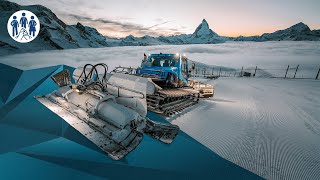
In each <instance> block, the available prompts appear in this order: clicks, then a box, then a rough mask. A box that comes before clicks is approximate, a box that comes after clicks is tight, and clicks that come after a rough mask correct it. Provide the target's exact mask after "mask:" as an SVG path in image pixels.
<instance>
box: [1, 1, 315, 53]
mask: <svg viewBox="0 0 320 180" xmlns="http://www.w3.org/2000/svg"><path fill="white" fill-rule="evenodd" d="M21 9H24V10H29V11H31V12H33V13H34V14H36V15H37V17H38V18H39V20H40V24H41V30H40V33H39V35H38V37H37V38H36V39H35V40H34V41H32V42H30V43H27V44H22V43H18V42H16V41H14V40H13V39H11V37H10V36H9V35H8V33H7V30H6V28H1V29H0V35H1V36H0V56H1V55H7V54H13V53H21V52H34V51H40V50H51V49H71V48H90V47H106V46H149V45H181V44H216V43H224V42H226V41H257V42H260V41H280V40H294V41H304V40H307V41H318V40H320V30H313V31H312V30H310V28H309V27H308V26H307V25H305V24H303V23H298V24H296V25H294V26H292V27H290V28H288V29H284V30H279V31H276V32H274V33H265V34H263V35H261V36H250V37H243V36H240V37H237V38H233V37H224V36H220V35H218V34H217V33H215V32H214V31H213V30H211V29H210V27H209V25H208V22H207V21H206V20H205V19H203V20H202V22H201V24H200V25H199V26H198V27H197V28H196V30H195V31H194V33H192V34H181V35H174V36H159V37H151V36H148V35H146V36H143V37H134V36H132V35H129V36H127V37H125V38H111V37H107V36H103V35H102V34H100V33H99V32H98V31H97V30H96V29H94V28H92V27H88V26H84V25H82V24H81V23H77V24H76V25H67V24H65V23H64V22H63V21H62V20H60V19H59V18H58V17H57V16H56V15H55V14H54V13H53V12H52V11H51V10H50V9H48V8H46V7H44V6H41V5H30V6H21V5H18V4H16V3H13V2H9V1H0V16H1V19H0V24H7V20H8V19H9V17H10V16H11V15H12V14H13V13H14V12H16V11H18V10H21Z"/></svg>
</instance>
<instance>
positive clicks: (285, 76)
mask: <svg viewBox="0 0 320 180" xmlns="http://www.w3.org/2000/svg"><path fill="white" fill-rule="evenodd" d="M288 70H289V65H288V67H287V70H286V75H284V78H287V74H288Z"/></svg>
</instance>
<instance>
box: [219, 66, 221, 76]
mask: <svg viewBox="0 0 320 180" xmlns="http://www.w3.org/2000/svg"><path fill="white" fill-rule="evenodd" d="M220 76H221V68H220V70H219V77H220Z"/></svg>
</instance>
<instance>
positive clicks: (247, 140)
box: [0, 42, 320, 179]
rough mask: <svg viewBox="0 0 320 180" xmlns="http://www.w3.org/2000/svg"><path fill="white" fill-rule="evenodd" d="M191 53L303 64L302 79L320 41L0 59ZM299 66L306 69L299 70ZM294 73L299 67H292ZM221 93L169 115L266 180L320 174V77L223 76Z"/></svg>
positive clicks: (243, 61)
mask: <svg viewBox="0 0 320 180" xmlns="http://www.w3.org/2000/svg"><path fill="white" fill-rule="evenodd" d="M159 52H162V53H176V52H180V53H185V54H186V55H187V56H188V57H189V58H190V59H192V60H196V61H199V62H202V63H206V64H210V65H219V66H226V67H232V68H241V67H242V66H244V69H248V68H251V69H252V67H255V66H258V67H259V68H262V69H264V71H268V72H269V71H270V70H272V71H274V70H277V69H279V72H278V73H279V74H280V75H279V76H282V75H284V73H285V69H286V67H287V65H290V67H296V66H297V65H298V64H299V65H300V68H299V71H298V74H297V77H306V73H309V75H308V76H310V77H312V78H313V79H314V78H315V76H316V73H317V71H318V69H319V68H320V59H319V57H320V43H319V42H264V43H255V42H228V43H224V44H214V45H212V44H211V45H178V46H174V45H170V46H147V47H107V48H95V49H71V50H61V51H60V50H55V51H43V52H38V53H28V54H17V55H10V56H3V57H0V63H5V64H8V65H12V66H15V67H18V68H21V69H32V68H39V67H46V66H51V65H57V64H66V65H69V66H73V67H78V66H83V65H84V64H86V63H92V64H94V63H98V62H104V63H106V64H108V65H109V69H110V70H111V69H113V68H114V67H115V66H118V65H121V66H132V67H137V66H138V65H140V63H141V60H142V58H143V53H159ZM300 69H301V70H300ZM289 73H290V74H291V77H292V74H293V72H292V71H291V72H289ZM208 83H210V84H214V85H215V87H216V90H215V97H214V98H212V99H208V100H202V101H201V102H200V103H199V104H198V105H196V106H193V107H191V108H189V109H187V110H186V111H185V113H183V114H180V115H178V116H177V117H176V118H173V119H172V118H171V119H168V120H169V121H171V122H172V123H174V124H177V125H179V126H180V128H181V129H182V130H183V131H185V132H186V133H188V134H189V135H191V136H192V137H193V138H195V139H196V140H198V141H199V142H201V143H203V144H204V145H205V146H207V147H209V148H210V149H212V151H214V152H216V153H218V154H219V155H221V156H222V157H224V158H226V159H228V160H230V161H232V162H234V163H235V164H238V165H240V166H241V167H244V168H246V169H248V170H250V171H252V172H254V173H256V174H258V175H260V176H262V177H264V178H267V179H320V170H319V169H320V80H311V79H295V80H293V79H283V78H281V79H280V78H278V79H277V78H236V77H229V78H219V79H218V80H215V81H208Z"/></svg>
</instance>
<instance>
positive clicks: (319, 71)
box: [316, 68, 320, 80]
mask: <svg viewBox="0 0 320 180" xmlns="http://www.w3.org/2000/svg"><path fill="white" fill-rule="evenodd" d="M319 73H320V68H319V70H318V73H317V76H316V80H317V79H318V77H319Z"/></svg>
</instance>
